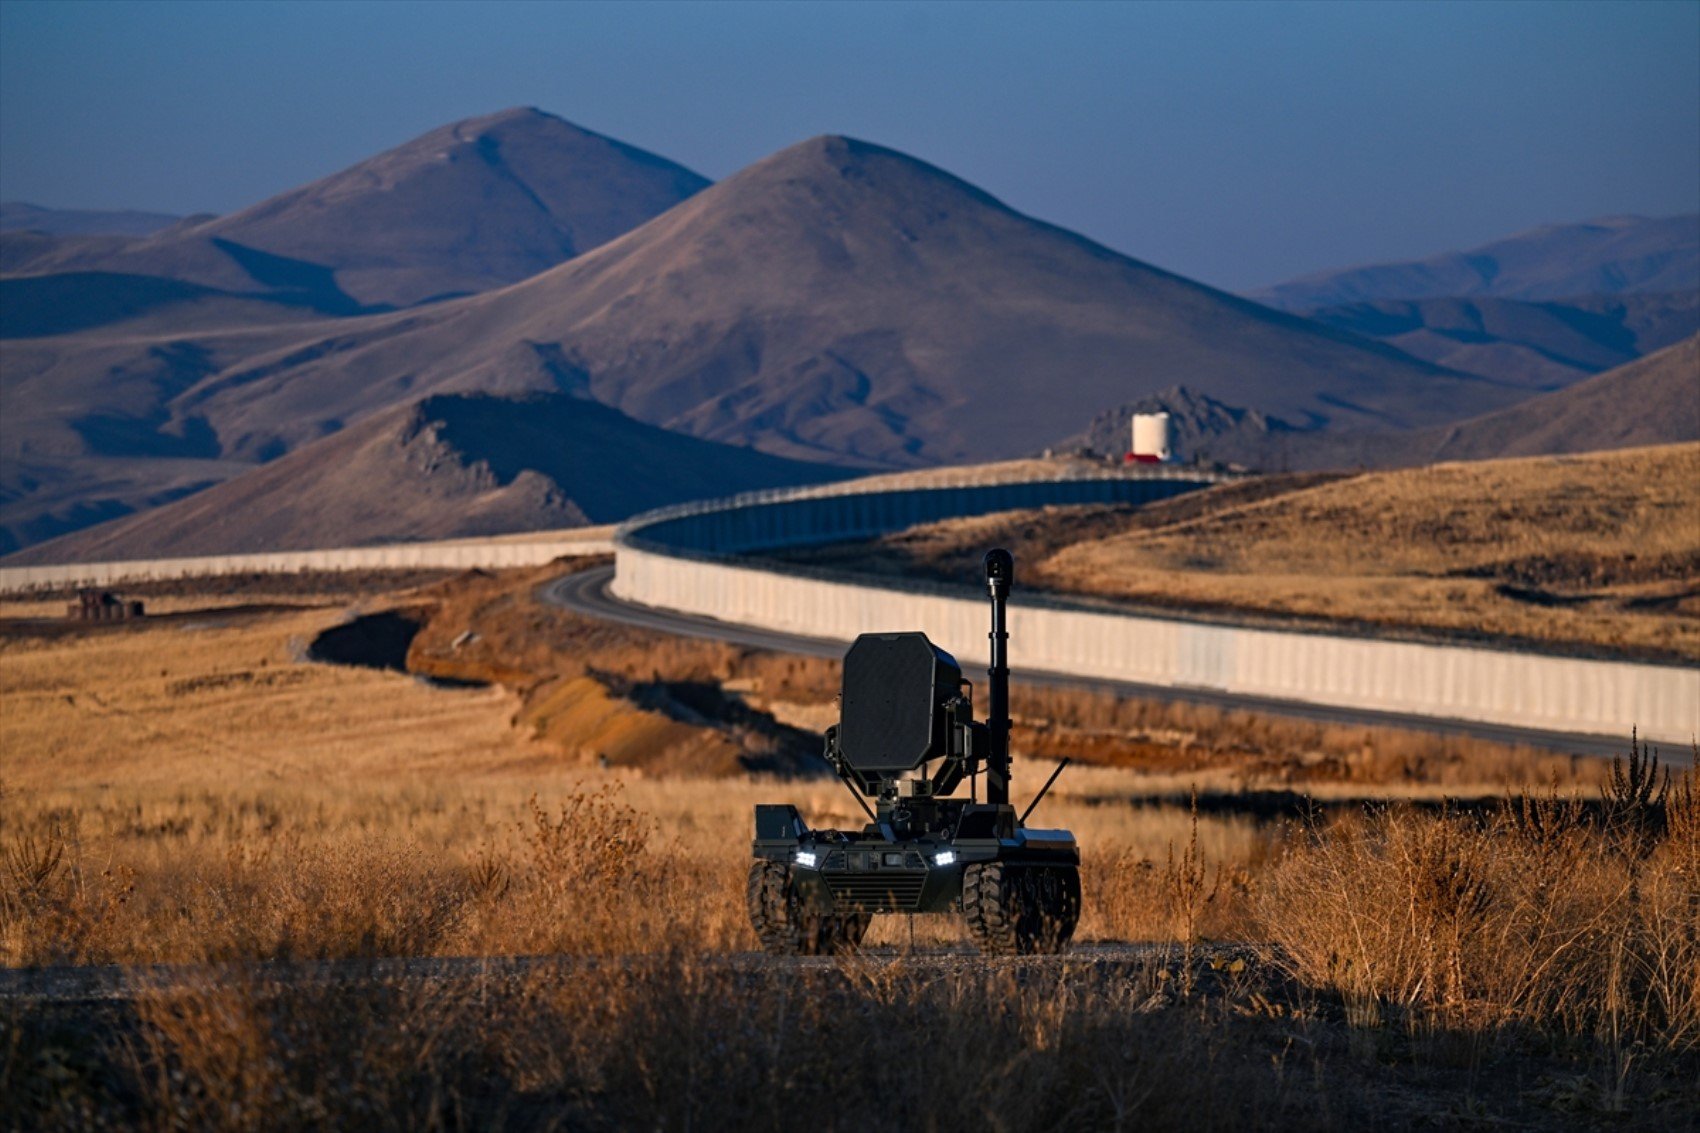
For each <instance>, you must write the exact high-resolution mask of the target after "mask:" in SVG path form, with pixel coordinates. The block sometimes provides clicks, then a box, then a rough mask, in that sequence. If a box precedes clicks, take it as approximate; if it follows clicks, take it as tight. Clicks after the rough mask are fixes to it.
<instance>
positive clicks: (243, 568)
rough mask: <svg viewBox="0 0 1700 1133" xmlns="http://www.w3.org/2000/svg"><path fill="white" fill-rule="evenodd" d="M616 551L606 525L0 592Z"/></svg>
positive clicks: (520, 561) (237, 561) (90, 573)
mask: <svg viewBox="0 0 1700 1133" xmlns="http://www.w3.org/2000/svg"><path fill="white" fill-rule="evenodd" d="M613 550H614V543H613V539H612V530H611V529H610V528H606V527H597V528H586V529H584V530H582V531H559V532H550V533H545V534H543V535H526V536H503V537H499V538H492V539H453V540H448V541H445V542H438V543H393V544H389V545H386V546H382V547H339V548H331V549H328V550H321V551H275V552H271V553H268V554H256V555H204V556H201V557H198V558H182V559H136V560H131V561H127V562H112V563H65V564H56V565H52V566H27V567H3V568H0V594H12V593H28V592H29V591H31V590H51V589H57V588H59V587H62V586H113V585H116V584H118V583H122V582H145V581H149V580H152V579H165V578H209V577H214V576H217V575H224V574H248V573H253V574H296V573H300V572H302V571H341V570H394V569H404V570H405V569H414V568H420V569H444V570H470V569H472V568H474V567H478V568H482V569H497V568H501V567H527V566H542V565H543V564H545V563H550V562H553V561H555V560H556V559H559V558H563V557H566V556H573V555H605V554H610V553H612V551H613Z"/></svg>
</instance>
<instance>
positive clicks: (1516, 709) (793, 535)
mask: <svg viewBox="0 0 1700 1133" xmlns="http://www.w3.org/2000/svg"><path fill="white" fill-rule="evenodd" d="M1163 471H1164V472H1166V473H1167V474H1166V475H1159V476H1146V477H1139V476H1127V475H1121V476H1116V477H1092V478H1070V479H1054V480H1044V481H1032V480H1026V481H1020V482H1013V483H1001V484H972V485H971V484H959V485H951V486H947V487H911V488H888V489H885V490H879V491H865V492H862V493H858V494H854V495H852V494H850V493H848V492H844V491H838V492H833V493H827V492H769V493H761V494H757V495H753V496H745V497H738V498H734V499H731V500H726V501H719V502H713V501H710V502H705V503H698V504H693V505H690V506H688V507H680V508H669V509H665V510H663V511H659V512H652V513H649V514H647V515H644V516H639V517H637V518H636V519H634V520H631V521H629V522H628V523H626V524H625V525H623V526H622V527H621V528H620V530H619V531H618V533H617V534H616V536H615V545H616V551H615V566H616V572H615V578H614V584H613V587H612V592H613V594H614V596H615V597H617V598H619V599H621V600H622V601H626V602H631V603H636V604H639V605H643V606H649V607H653V608H657V609H661V610H671V611H676V612H679V613H682V614H687V615H693V616H702V617H711V618H715V619H718V620H719V621H722V622H733V623H737V624H740V625H746V626H754V627H759V628H762V629H768V630H774V631H777V632H781V633H787V634H795V635H799V636H804V637H814V638H832V639H837V640H842V641H848V640H850V639H852V638H854V637H855V636H856V635H857V634H859V633H864V632H879V631H889V630H903V629H920V630H923V631H924V632H926V633H927V634H928V636H929V637H931V638H932V639H933V640H934V641H936V642H939V643H940V644H942V645H945V646H946V647H947V648H950V649H952V650H953V651H956V652H958V655H959V658H960V659H962V660H965V661H982V662H983V661H984V660H985V659H986V646H985V642H986V613H985V609H984V602H983V600H982V599H980V598H979V596H978V595H974V596H969V593H968V592H966V591H964V592H960V593H951V592H949V591H946V590H943V589H941V588H938V587H928V586H917V585H913V584H905V583H903V582H900V581H886V580H873V579H869V578H847V577H845V576H843V575H842V574H835V573H831V572H824V571H818V570H808V569H803V568H793V567H788V566H785V565H781V564H775V563H772V562H760V561H751V560H748V559H744V558H741V557H740V556H742V555H745V554H747V553H749V552H754V551H760V550H764V549H773V548H777V547H782V546H795V545H805V544H811V543H812V544H820V543H829V542H835V541H840V540H847V539H859V538H868V537H871V536H873V535H877V534H880V533H882V532H887V531H894V530H900V529H902V528H905V527H908V526H911V525H912V524H914V523H919V522H925V521H927V520H929V519H938V518H944V517H946V516H951V515H974V514H983V513H986V512H992V511H1001V510H1008V509H1010V508H1018V507H1035V506H1042V505H1044V504H1060V503H1082V502H1088V501H1093V500H1110V499H1119V500H1124V501H1131V502H1141V501H1145V500H1151V499H1158V498H1162V497H1164V496H1167V495H1172V494H1175V493H1176V492H1179V491H1186V490H1191V489H1193V488H1198V487H1203V486H1205V484H1207V483H1209V482H1213V481H1214V479H1215V478H1213V477H1187V476H1184V475H1181V474H1177V473H1175V472H1173V471H1170V470H1163ZM1009 616H1010V633H1011V635H1012V637H1013V638H1014V640H1015V641H1016V642H1017V643H1018V648H1019V651H1020V658H1021V665H1022V667H1023V668H1026V669H1032V670H1040V671H1044V672H1048V673H1057V674H1065V675H1070V676H1081V677H1097V678H1102V679H1105V680H1113V681H1126V682H1132V683H1137V684H1142V685H1153V686H1159V687H1171V688H1191V689H1203V690H1209V691H1212V692H1219V693H1225V694H1230V695H1239V696H1245V697H1252V698H1259V699H1276V700H1286V701H1298V702H1301V703H1308V704H1315V705H1323V706H1332V707H1341V708H1353V709H1360V710H1364V711H1368V712H1380V713H1392V714H1404V715H1412V716H1421V717H1427V718H1431V719H1449V720H1468V721H1475V722H1480V723H1487V724H1495V725H1502V726H1506V727H1512V728H1522V729H1530V730H1536V731H1542V732H1555V733H1578V734H1584V735H1607V736H1627V735H1628V734H1629V731H1630V729H1631V728H1632V727H1633V728H1637V729H1639V731H1640V733H1641V735H1643V736H1644V737H1647V738H1649V739H1652V740H1656V741H1658V742H1661V743H1675V744H1681V745H1684V746H1686V745H1687V744H1689V743H1690V742H1691V741H1692V740H1693V739H1694V737H1695V736H1696V734H1700V668H1696V667H1694V666H1686V665H1661V664H1645V663H1636V662H1627V661H1607V660H1594V659H1587V658H1579V657H1561V656H1552V655H1547V654H1540V653H1534V652H1526V651H1516V650H1507V649H1490V648H1480V647H1474V646H1451V645H1444V646H1443V645H1432V644H1422V643H1416V642H1407V641H1388V640H1379V639H1374V638H1368V637H1350V636H1343V635H1335V634H1322V633H1307V632H1300V631H1290V630H1273V629H1256V628H1249V627H1244V626H1235V625H1226V624H1213V623H1205V622H1200V621H1191V620H1186V619H1182V618H1160V617H1143V616H1135V615H1131V614H1126V613H1120V612H1114V611H1106V610H1101V609H1100V610H1095V609H1085V608H1078V607H1071V606H1069V605H1067V604H1065V603H1059V602H1049V603H1047V602H1044V601H1039V600H1035V599H1034V597H1033V596H1031V595H1028V596H1023V595H1021V594H1020V592H1019V591H1018V592H1017V596H1016V597H1015V599H1013V600H1012V602H1011V608H1010V615H1009Z"/></svg>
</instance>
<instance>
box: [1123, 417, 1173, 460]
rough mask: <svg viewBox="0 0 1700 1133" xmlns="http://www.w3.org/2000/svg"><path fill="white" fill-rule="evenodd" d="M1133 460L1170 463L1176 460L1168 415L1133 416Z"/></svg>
mask: <svg viewBox="0 0 1700 1133" xmlns="http://www.w3.org/2000/svg"><path fill="white" fill-rule="evenodd" d="M1131 455H1132V457H1133V459H1135V460H1138V461H1157V462H1159V463H1164V464H1166V463H1168V462H1169V461H1171V460H1173V459H1174V451H1173V446H1172V443H1171V434H1170V430H1169V415H1168V414H1167V413H1135V414H1134V415H1133V449H1132V452H1131Z"/></svg>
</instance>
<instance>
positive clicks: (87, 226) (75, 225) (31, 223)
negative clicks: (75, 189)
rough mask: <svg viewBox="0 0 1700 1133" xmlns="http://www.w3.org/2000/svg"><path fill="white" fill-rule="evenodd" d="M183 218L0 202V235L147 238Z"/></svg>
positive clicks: (128, 211)
mask: <svg viewBox="0 0 1700 1133" xmlns="http://www.w3.org/2000/svg"><path fill="white" fill-rule="evenodd" d="M182 219H183V218H182V217H180V216H171V215H169V214H167V213H163V212H137V211H134V210H132V209H122V210H105V211H103V210H99V209H53V208H43V207H42V206H41V205H32V204H28V203H26V202H24V201H5V202H0V232H10V231H14V230H25V231H29V232H43V233H46V234H47V235H49V236H151V235H153V234H154V233H155V232H158V231H160V230H161V229H162V228H170V227H171V226H172V225H173V224H176V223H177V222H178V221H180V220H182Z"/></svg>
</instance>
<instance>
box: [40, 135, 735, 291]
mask: <svg viewBox="0 0 1700 1133" xmlns="http://www.w3.org/2000/svg"><path fill="white" fill-rule="evenodd" d="M707 184H708V182H707V181H706V180H705V179H703V178H702V177H699V176H698V175H696V174H695V173H692V172H691V171H690V170H688V169H685V168H684V167H683V166H680V165H676V164H674V163H673V162H670V161H667V160H665V159H664V158H660V157H657V156H656V155H654V154H651V153H647V152H645V151H643V150H640V149H637V148H635V147H633V146H628V145H626V144H624V143H622V142H618V141H615V140H614V139H612V138H607V137H603V136H602V135H600V134H595V133H592V132H591V131H589V130H585V129H582V128H580V127H578V126H575V125H573V124H572V123H570V122H566V121H563V120H562V119H560V118H556V117H554V116H552V115H549V114H545V113H543V112H542V111H538V110H533V109H516V110H508V111H504V112H502V113H499V114H492V115H488V116H486V117H482V118H472V119H468V120H466V121H463V122H456V123H452V124H450V125H447V126H443V127H440V128H438V129H436V130H432V131H431V132H430V133H427V134H424V135H422V136H421V137H418V138H415V139H414V140H412V141H410V142H407V143H405V144H404V145H401V146H398V147H396V148H395V149H391V150H387V151H385V152H384V153H381V154H378V155H377V156H375V157H372V158H369V159H367V160H365V161H362V162H360V163H359V164H357V165H354V166H352V167H350V168H348V169H345V170H343V171H342V172H340V173H336V174H333V175H331V176H329V177H326V178H324V179H322V180H319V181H315V182H313V183H312V184H309V185H305V186H302V187H301V188H298V189H293V190H291V191H289V192H285V193H281V194H279V195H278V196H275V197H272V198H270V199H269V200H266V201H262V202H260V203H259V204H256V205H254V206H252V207H250V208H246V209H243V210H242V211H240V212H236V213H232V214H230V215H229V216H222V217H216V218H212V219H205V218H202V219H200V220H199V221H190V222H185V223H183V224H179V225H177V226H175V227H173V228H170V229H167V230H166V231H164V232H160V233H158V234H156V235H153V236H151V237H149V238H147V239H142V240H137V241H133V242H130V243H127V244H125V245H123V246H122V247H119V248H111V247H98V248H92V249H91V248H89V247H87V246H85V245H83V244H81V243H69V244H66V245H65V246H63V247H61V248H59V249H57V250H54V249H46V250H38V251H36V252H35V253H34V254H33V255H32V256H30V257H29V258H27V259H18V257H17V254H15V253H14V255H13V258H14V259H16V260H17V262H18V263H19V266H18V267H13V268H11V269H10V270H27V271H29V272H32V273H37V274H40V273H47V272H60V271H72V270H83V271H101V272H109V273H118V274H123V275H139V276H155V277H160V278H164V279H170V280H175V281H178V282H185V283H193V284H199V285H201V286H204V287H211V288H216V289H219V290H224V291H232V292H237V293H244V292H255V291H261V292H283V293H286V294H289V295H292V296H295V297H296V298H297V299H298V300H299V301H302V302H307V301H309V300H310V301H311V304H312V305H313V306H316V307H317V308H319V309H321V310H325V311H327V312H331V313H337V314H344V313H351V312H353V311H356V310H360V309H373V308H379V309H381V308H388V307H400V306H408V305H412V304H415V303H421V302H425V301H427V300H432V299H438V298H442V297H444V296H449V295H461V294H467V293H471V292H476V291H483V290H487V289H489V288H492V287H500V286H502V285H504V284H508V283H513V282H515V281H517V280H521V279H524V278H526V277H528V276H531V275H535V274H536V273H537V272H540V271H542V270H544V269H545V268H548V267H552V266H553V265H555V264H558V263H560V262H561V261H562V260H566V259H570V258H571V257H573V256H576V255H579V254H581V253H583V252H586V251H588V250H590V249H591V248H595V247H597V246H598V245H601V244H604V243H606V242H607V241H609V240H611V239H613V238H614V237H616V236H619V235H620V234H622V233H624V232H627V231H629V230H630V229H632V228H635V227H637V226H638V225H639V224H642V223H643V222H644V221H646V220H649V219H650V218H651V217H654V216H656V215H658V214H660V213H662V212H665V211H666V210H667V209H669V208H671V207H672V206H673V205H675V204H677V203H678V202H679V201H681V200H683V199H685V198H686V197H688V196H690V195H691V194H692V193H695V192H697V191H698V190H700V189H701V188H703V187H704V186H705V185H707Z"/></svg>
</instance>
